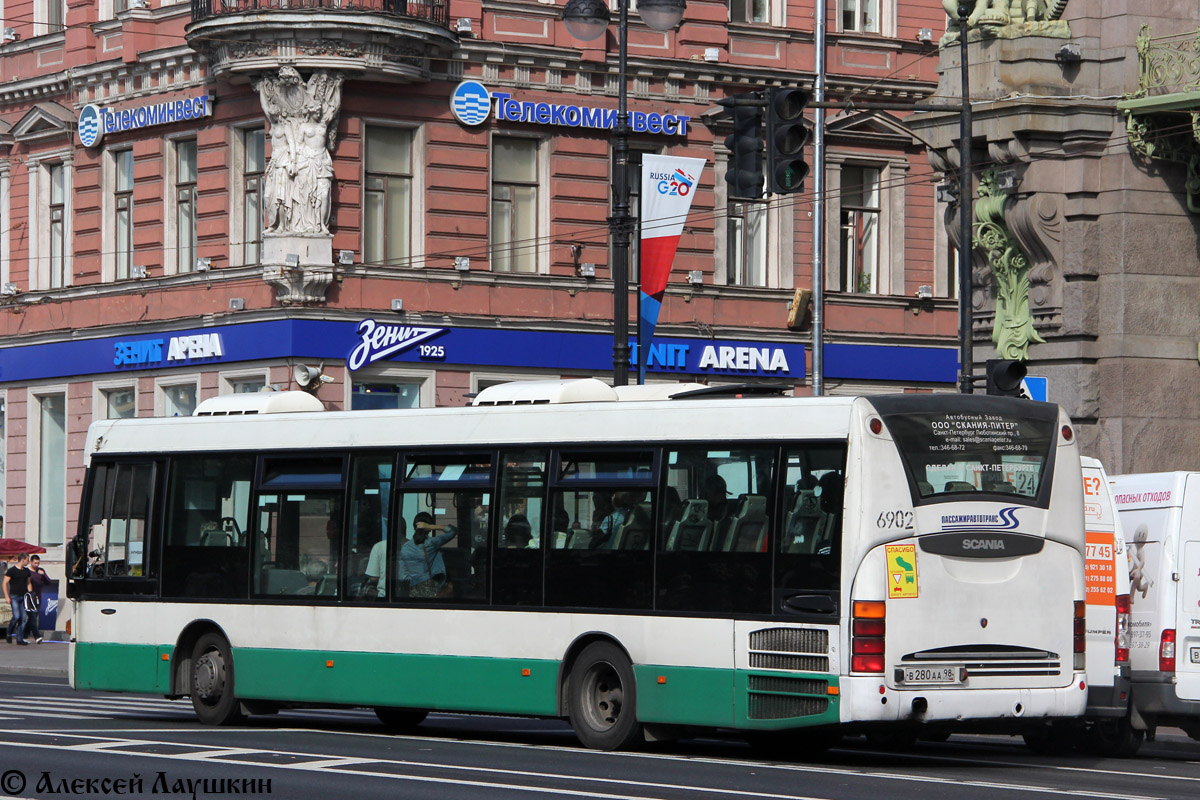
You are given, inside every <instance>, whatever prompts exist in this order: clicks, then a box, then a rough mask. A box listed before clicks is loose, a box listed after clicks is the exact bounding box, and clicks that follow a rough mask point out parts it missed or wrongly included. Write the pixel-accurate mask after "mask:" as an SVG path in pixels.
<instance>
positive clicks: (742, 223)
mask: <svg viewBox="0 0 1200 800" xmlns="http://www.w3.org/2000/svg"><path fill="white" fill-rule="evenodd" d="M768 212H769V207H768V204H767V202H766V201H762V202H756V201H748V200H735V201H733V202H731V203H730V204H729V213H728V217H727V225H728V238H727V242H728V256H727V258H726V262H725V263H726V268H727V270H728V272H727V275H726V282H727V283H729V284H732V285H735V286H766V285H767V267H768V249H767V241H768V238H767V237H768V232H769V231H768V228H769V225H768V221H769V213H768Z"/></svg>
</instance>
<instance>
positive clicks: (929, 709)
mask: <svg viewBox="0 0 1200 800" xmlns="http://www.w3.org/2000/svg"><path fill="white" fill-rule="evenodd" d="M1081 683H1082V684H1083V688H1081ZM839 684H840V686H841V698H842V700H841V716H842V722H852V723H871V722H881V723H882V722H902V723H938V725H939V727H944V726H945V725H946V724H947V723H950V724H952V725H954V726H962V727H963V728H964V729H965V728H972V729H986V728H989V727H991V728H995V729H1004V728H1013V727H1020V726H1021V723H1022V722H1024V721H1029V722H1035V721H1038V720H1043V719H1046V718H1052V717H1078V716H1081V715H1082V714H1083V713H1084V710H1085V709H1086V708H1087V691H1086V679H1085V676H1084V674H1083V673H1082V672H1077V673H1075V676H1074V680H1073V681H1072V682H1071V684H1070V685H1069V686H1063V687H1058V688H1051V689H968V688H965V687H953V688H949V687H945V688H938V687H933V686H930V687H924V688H912V689H894V688H892V687H889V686H887V685H886V684H885V682H884V680H883V679H882V677H876V678H871V677H847V678H842V679H840V681H839ZM881 689H882V690H881Z"/></svg>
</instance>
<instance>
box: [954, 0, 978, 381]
mask: <svg viewBox="0 0 1200 800" xmlns="http://www.w3.org/2000/svg"><path fill="white" fill-rule="evenodd" d="M970 11H971V9H970V7H968V5H967V4H966V3H965V2H962V0H959V4H958V35H959V41H960V42H961V43H962V54H961V57H960V59H959V61H960V62H961V63H960V65H959V66H960V68H961V72H960V75H961V77H962V111H961V112H960V114H959V130H958V239H959V241H958V361H959V373H958V390H959V392H960V393H962V394H972V393H973V392H974V391H975V387H974V381H973V379H972V375H971V373H972V371H973V370H974V366H975V354H974V350H973V347H974V342H973V341H972V333H971V327H972V319H971V196H972V192H971V138H972V136H971V126H972V120H971V92H970V88H969V87H970V83H969V80H970V76H969V75H968V64H967V14H969V13H970Z"/></svg>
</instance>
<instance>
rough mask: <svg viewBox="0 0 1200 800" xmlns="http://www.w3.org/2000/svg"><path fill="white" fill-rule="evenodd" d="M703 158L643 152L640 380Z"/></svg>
mask: <svg viewBox="0 0 1200 800" xmlns="http://www.w3.org/2000/svg"><path fill="white" fill-rule="evenodd" d="M703 171H704V159H703V158H681V157H678V156H657V155H651V154H646V155H643V156H642V187H641V218H642V226H641V227H642V235H641V247H640V248H639V252H640V253H641V270H640V273H639V274H640V275H641V292H640V296H639V301H640V302H639V303H638V348H639V355H641V356H643V357H641V358H638V375H639V381H638V382H639V383H641V382H644V381H645V378H646V366H645V365H646V359H645V357H644V354H645V348H646V347H648V346H649V344H650V339H651V338H652V337H653V336H654V328H655V326H656V325H658V312H659V310H660V309H661V308H662V300H663V293H664V292H666V290H667V278H668V277H669V276H670V274H671V264H672V263H673V262H674V261H675V251H676V250H678V249H679V237H680V236H681V235H682V234H683V223H684V221H685V220H686V219H687V215H688V211H689V210H690V209H691V207H692V198H693V197H695V196H696V187H697V185H698V184H699V183H700V173H701V172H703Z"/></svg>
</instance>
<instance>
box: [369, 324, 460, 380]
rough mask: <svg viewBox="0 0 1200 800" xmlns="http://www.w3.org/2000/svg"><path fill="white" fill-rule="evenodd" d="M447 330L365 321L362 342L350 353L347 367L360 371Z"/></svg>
mask: <svg viewBox="0 0 1200 800" xmlns="http://www.w3.org/2000/svg"><path fill="white" fill-rule="evenodd" d="M447 330H448V329H447V328H418V327H416V326H413V325H384V324H381V323H378V322H376V321H375V320H373V319H364V320H363V321H362V322H360V323H358V337H359V339H360V340H361V341H360V342H359V343H358V345H357V346H356V347H355V348H354V350H352V351H351V352H350V357H349V358H348V359H346V366H347V367H348V368H349V369H350V370H351V371H353V370H356V369H360V368H361V367H364V366H366V365H367V364H372V363H374V362H376V361H378V360H380V359H381V358H387V357H388V356H393V355H395V354H396V353H400V352H403V351H405V350H407V349H409V348H410V347H412V346H413V345H415V344H417V343H418V342H424V341H426V340H428V339H432V338H433V337H434V336H439V335H441V334H443V333H445V332H446V331H447Z"/></svg>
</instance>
